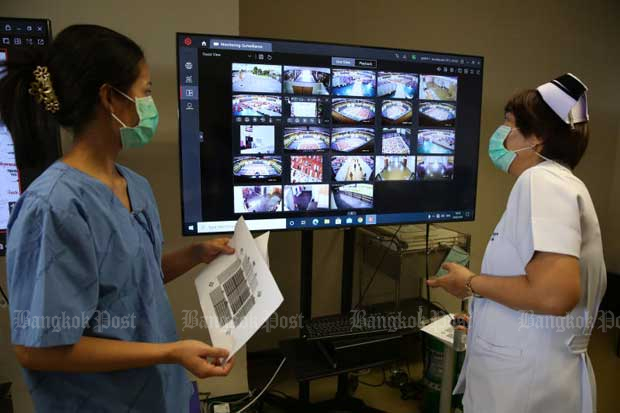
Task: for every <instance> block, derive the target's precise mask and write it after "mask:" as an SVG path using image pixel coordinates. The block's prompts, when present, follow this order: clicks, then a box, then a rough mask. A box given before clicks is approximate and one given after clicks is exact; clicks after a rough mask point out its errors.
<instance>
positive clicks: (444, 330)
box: [422, 314, 454, 347]
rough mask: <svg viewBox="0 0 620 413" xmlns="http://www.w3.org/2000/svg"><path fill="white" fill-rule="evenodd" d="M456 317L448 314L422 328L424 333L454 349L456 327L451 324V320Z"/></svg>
mask: <svg viewBox="0 0 620 413" xmlns="http://www.w3.org/2000/svg"><path fill="white" fill-rule="evenodd" d="M453 317H454V315H453V314H452V315H450V314H446V315H445V316H443V317H441V318H440V319H438V320H436V321H433V322H432V323H430V324H428V325H426V326H424V327H422V331H424V332H425V333H427V334H430V335H431V336H433V337H435V338H437V339H439V340H440V341H441V342H442V343H444V344H446V345H447V346H450V347H452V346H453V341H454V327H452V324H450V320H451V319H452V318H453Z"/></svg>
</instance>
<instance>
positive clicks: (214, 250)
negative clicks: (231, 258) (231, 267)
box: [194, 238, 235, 264]
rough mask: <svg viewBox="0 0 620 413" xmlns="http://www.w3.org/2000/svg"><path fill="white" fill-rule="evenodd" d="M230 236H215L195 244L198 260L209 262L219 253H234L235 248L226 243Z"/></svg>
mask: <svg viewBox="0 0 620 413" xmlns="http://www.w3.org/2000/svg"><path fill="white" fill-rule="evenodd" d="M229 241H230V238H216V239H212V240H209V241H204V242H201V243H199V244H196V245H195V246H194V247H195V251H196V254H197V257H198V260H199V261H200V262H202V263H205V264H209V263H210V262H211V261H213V260H214V259H215V258H217V256H218V255H220V254H234V252H235V249H234V248H231V247H230V246H229V245H228V242H229Z"/></svg>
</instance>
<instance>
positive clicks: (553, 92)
mask: <svg viewBox="0 0 620 413" xmlns="http://www.w3.org/2000/svg"><path fill="white" fill-rule="evenodd" d="M536 90H538V92H539V93H540V95H541V96H542V98H543V100H544V101H545V103H547V105H549V107H550V108H551V109H553V111H554V112H555V113H556V114H557V115H558V116H559V117H560V119H562V120H563V121H564V122H566V123H568V124H570V125H571V127H572V126H573V124H575V123H579V122H585V121H587V120H588V119H589V118H590V117H589V115H588V100H587V98H586V91H587V90H588V87H587V86H586V85H585V84H584V83H583V82H582V81H581V80H579V79H578V78H577V76H575V75H573V74H572V73H566V74H564V75H562V76H560V77H558V78H557V79H554V80H552V81H550V82H547V83H545V84H542V85H540V86H538V87H537V88H536Z"/></svg>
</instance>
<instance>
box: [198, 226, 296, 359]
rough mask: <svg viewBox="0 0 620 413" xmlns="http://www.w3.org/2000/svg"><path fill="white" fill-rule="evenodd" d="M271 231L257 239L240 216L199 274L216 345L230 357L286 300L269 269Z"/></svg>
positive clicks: (202, 300)
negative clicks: (224, 247)
mask: <svg viewBox="0 0 620 413" xmlns="http://www.w3.org/2000/svg"><path fill="white" fill-rule="evenodd" d="M268 241H269V234H264V235H262V236H261V237H259V238H257V239H256V240H255V239H254V238H252V234H251V233H250V231H249V230H248V227H247V225H246V223H245V220H244V219H243V217H242V218H239V221H237V225H235V234H234V235H233V237H232V239H231V240H230V242H229V245H230V246H231V247H233V248H234V249H235V253H234V254H232V255H220V256H219V257H217V258H216V259H215V260H213V261H212V262H211V263H210V264H209V265H207V266H206V267H205V269H204V270H203V271H202V272H201V273H200V274H199V275H198V276H197V277H196V281H195V283H196V290H197V291H198V299H199V300H200V307H201V308H202V312H203V314H204V316H205V319H206V322H207V326H208V327H209V334H210V335H211V341H212V344H213V346H215V347H221V348H225V349H226V350H228V351H229V352H230V357H232V355H233V354H235V353H236V352H237V350H239V349H240V348H241V347H243V346H244V345H245V343H246V342H247V341H248V340H249V339H250V338H251V337H252V336H253V335H254V334H255V333H256V332H257V331H258V330H259V329H260V327H261V326H262V325H263V324H264V323H265V322H266V321H267V320H268V319H269V317H270V316H271V315H272V314H273V313H274V312H275V311H276V310H277V309H278V307H279V306H280V304H282V301H283V300H284V299H283V297H282V294H281V293H280V289H279V288H278V285H277V284H276V282H275V280H274V278H273V275H272V274H271V271H270V270H269V265H268V263H267V261H268V254H267V244H268Z"/></svg>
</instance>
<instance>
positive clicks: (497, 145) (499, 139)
mask: <svg viewBox="0 0 620 413" xmlns="http://www.w3.org/2000/svg"><path fill="white" fill-rule="evenodd" d="M511 131H512V128H511V127H510V126H506V125H501V126H500V127H498V128H497V129H496V130H495V132H494V133H493V135H492V136H491V139H490V140H489V158H491V161H492V162H493V165H495V166H496V167H497V168H499V169H501V170H502V171H504V172H508V169H510V165H511V164H512V162H513V161H514V160H515V158H516V157H517V152H521V151H525V150H528V149H533V148H534V146H535V145H533V146H527V147H525V148H521V149H517V150H514V151H511V150H508V149H506V146H504V143H505V142H506V138H507V137H508V135H509V134H510V132H511ZM537 154H538V153H537Z"/></svg>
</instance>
